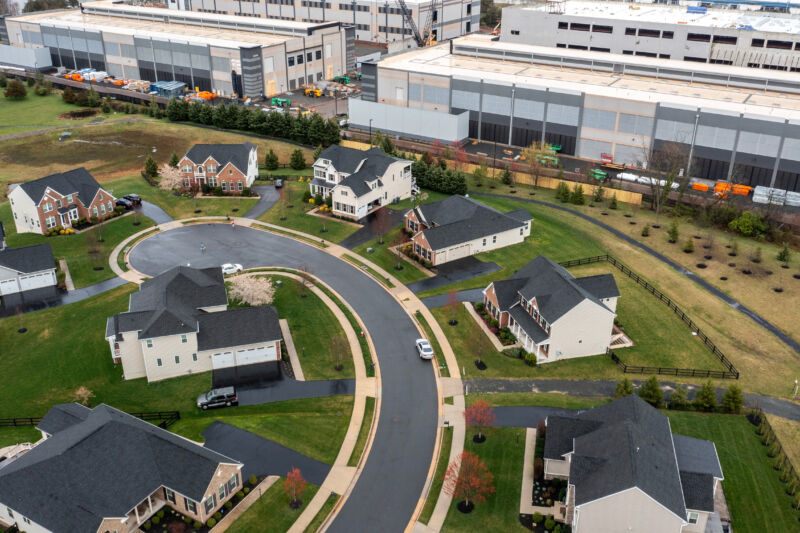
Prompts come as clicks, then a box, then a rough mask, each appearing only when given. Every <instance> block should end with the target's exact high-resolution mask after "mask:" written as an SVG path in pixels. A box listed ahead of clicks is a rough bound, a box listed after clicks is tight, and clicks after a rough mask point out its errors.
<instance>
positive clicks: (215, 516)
mask: <svg viewBox="0 0 800 533" xmlns="http://www.w3.org/2000/svg"><path fill="white" fill-rule="evenodd" d="M220 518H222V513H220V512H219V511H217V512H216V513H214V519H216V520H219V519H220Z"/></svg>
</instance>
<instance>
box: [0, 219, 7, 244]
mask: <svg viewBox="0 0 800 533" xmlns="http://www.w3.org/2000/svg"><path fill="white" fill-rule="evenodd" d="M5 243H6V229H5V228H4V227H3V223H2V222H0V250H2V249H3V247H4V246H5Z"/></svg>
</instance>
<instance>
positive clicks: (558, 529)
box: [553, 524, 561, 533]
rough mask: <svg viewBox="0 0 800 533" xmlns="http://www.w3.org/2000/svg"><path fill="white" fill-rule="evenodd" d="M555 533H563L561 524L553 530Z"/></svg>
mask: <svg viewBox="0 0 800 533" xmlns="http://www.w3.org/2000/svg"><path fill="white" fill-rule="evenodd" d="M553 533H561V524H556V527H554V528H553Z"/></svg>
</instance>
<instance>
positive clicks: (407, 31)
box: [378, 26, 411, 35]
mask: <svg viewBox="0 0 800 533" xmlns="http://www.w3.org/2000/svg"><path fill="white" fill-rule="evenodd" d="M378 31H379V32H381V33H387V32H388V33H397V34H406V35H411V30H410V29H408V28H397V27H395V26H378Z"/></svg>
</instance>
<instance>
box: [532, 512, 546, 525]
mask: <svg viewBox="0 0 800 533" xmlns="http://www.w3.org/2000/svg"><path fill="white" fill-rule="evenodd" d="M542 520H544V517H543V516H542V513H533V523H534V524H541V523H542Z"/></svg>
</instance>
